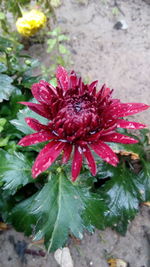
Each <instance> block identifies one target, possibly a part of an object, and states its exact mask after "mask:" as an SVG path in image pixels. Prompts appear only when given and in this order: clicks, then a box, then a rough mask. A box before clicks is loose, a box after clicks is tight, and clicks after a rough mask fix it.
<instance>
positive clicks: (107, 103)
mask: <svg viewBox="0 0 150 267" xmlns="http://www.w3.org/2000/svg"><path fill="white" fill-rule="evenodd" d="M56 77H57V82H58V86H57V87H56V88H54V87H53V86H52V85H51V84H49V83H48V82H46V81H40V82H39V83H37V84H33V86H32V94H33V96H34V97H35V98H36V99H37V101H38V102H39V104H36V103H28V102H21V103H22V104H24V105H26V106H28V107H29V108H30V109H31V110H33V111H34V112H36V113H38V114H39V115H41V116H43V117H45V118H47V119H48V120H49V122H48V124H47V125H43V124H41V123H40V122H39V121H37V120H35V119H33V118H26V122H27V124H28V125H29V126H30V127H31V128H32V129H34V130H35V131H36V133H33V134H30V135H28V136H25V137H24V138H22V139H21V140H20V142H19V145H21V146H29V145H33V144H37V143H39V142H44V141H50V142H49V143H48V144H46V145H45V147H44V148H43V149H42V150H41V152H40V153H39V155H38V156H37V158H36V160H35V163H34V165H33V167H32V175H33V177H34V178H35V177H37V176H38V175H39V174H40V173H41V172H43V171H45V170H46V169H47V168H49V167H50V166H51V164H52V163H53V162H54V161H55V159H56V158H57V157H58V156H59V154H60V153H61V152H63V156H62V163H66V162H67V161H68V160H69V159H70V156H71V153H72V150H73V161H72V180H73V181H75V180H76V178H77V176H78V175H79V173H80V169H81V166H82V161H83V158H85V159H86V160H87V164H88V166H89V169H90V171H91V173H92V175H95V174H96V163H95V160H94V157H93V155H92V152H91V150H93V151H94V152H95V153H96V154H97V155H98V156H99V157H101V158H102V159H103V160H105V161H106V162H108V163H109V164H111V165H113V166H116V165H117V163H118V158H117V156H116V154H115V153H114V152H113V150H112V149H111V148H110V147H109V146H108V145H107V144H106V143H105V142H115V143H123V144H133V143H137V142H138V141H137V140H135V139H133V138H131V137H129V136H125V135H123V134H121V133H118V132H116V129H117V128H118V127H119V128H120V127H122V128H127V129H142V128H144V127H145V125H144V124H141V123H136V122H129V121H126V120H123V119H120V118H121V117H123V116H128V115H133V114H135V113H138V112H140V111H143V110H146V109H147V108H148V107H149V106H148V105H145V104H141V103H121V102H120V100H118V99H112V92H113V90H110V89H109V88H107V87H106V86H105V85H104V86H103V87H102V88H101V90H99V91H98V92H97V91H96V86H97V81H94V82H92V83H91V84H90V85H85V84H84V83H83V82H82V80H81V78H78V77H77V75H76V74H75V72H74V71H72V72H71V73H70V74H68V73H67V71H66V70H65V69H64V68H63V67H61V66H59V67H58V68H57V73H56Z"/></svg>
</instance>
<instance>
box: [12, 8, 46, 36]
mask: <svg viewBox="0 0 150 267" xmlns="http://www.w3.org/2000/svg"><path fill="white" fill-rule="evenodd" d="M45 25H46V16H45V15H44V13H43V12H41V11H39V10H34V9H33V10H31V11H29V12H25V13H24V14H23V16H22V17H21V18H18V20H17V22H16V27H17V31H18V32H19V33H20V34H21V35H23V36H26V37H30V36H32V35H34V34H35V33H37V32H38V31H39V30H40V29H41V28H43V27H44V26H45Z"/></svg>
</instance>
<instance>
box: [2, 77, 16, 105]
mask: <svg viewBox="0 0 150 267" xmlns="http://www.w3.org/2000/svg"><path fill="white" fill-rule="evenodd" d="M12 82H13V79H12V78H11V77H9V76H8V75H5V74H0V102H2V101H3V100H8V99H9V97H10V95H11V94H12V92H13V91H14V90H15V87H14V86H13V85H11V83H12Z"/></svg>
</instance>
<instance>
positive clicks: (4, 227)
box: [0, 222, 9, 231]
mask: <svg viewBox="0 0 150 267" xmlns="http://www.w3.org/2000/svg"><path fill="white" fill-rule="evenodd" d="M8 229H9V227H8V225H7V224H6V223H3V222H0V230H2V231H3V230H8Z"/></svg>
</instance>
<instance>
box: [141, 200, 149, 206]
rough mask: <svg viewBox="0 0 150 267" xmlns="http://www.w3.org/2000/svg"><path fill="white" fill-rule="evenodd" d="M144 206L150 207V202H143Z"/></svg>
mask: <svg viewBox="0 0 150 267" xmlns="http://www.w3.org/2000/svg"><path fill="white" fill-rule="evenodd" d="M142 204H143V205H144V206H147V207H150V201H147V202H143V203H142Z"/></svg>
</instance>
